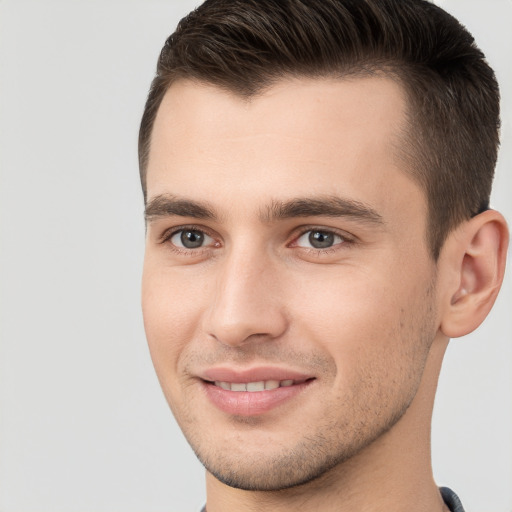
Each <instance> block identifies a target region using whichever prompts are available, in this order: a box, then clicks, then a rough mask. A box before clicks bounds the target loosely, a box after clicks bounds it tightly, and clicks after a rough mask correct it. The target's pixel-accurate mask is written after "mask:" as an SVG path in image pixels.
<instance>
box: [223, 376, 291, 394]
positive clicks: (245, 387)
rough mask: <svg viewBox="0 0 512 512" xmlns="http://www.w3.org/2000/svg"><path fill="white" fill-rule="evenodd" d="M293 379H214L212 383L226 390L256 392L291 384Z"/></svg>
mask: <svg viewBox="0 0 512 512" xmlns="http://www.w3.org/2000/svg"><path fill="white" fill-rule="evenodd" d="M293 382H294V381H293V380H290V379H288V380H282V381H278V380H265V381H263V380H262V381H259V382H247V383H245V382H220V381H215V382H214V384H215V385H216V386H217V387H219V388H222V389H225V390H226V391H249V392H256V391H265V390H271V389H277V388H280V387H281V388H284V387H289V386H293Z"/></svg>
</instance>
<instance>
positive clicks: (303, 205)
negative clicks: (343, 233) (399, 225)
mask: <svg viewBox="0 0 512 512" xmlns="http://www.w3.org/2000/svg"><path fill="white" fill-rule="evenodd" d="M293 217H349V218H353V219H354V220H357V221H360V222H362V223H365V224H374V225H382V224H384V219H383V218H382V216H381V215H380V214H379V213H378V212H377V211H376V210H375V209H373V208H372V207H371V206H369V205H367V204H365V203H362V202H360V201H355V200H353V199H345V198H341V197H338V196H321V197H315V198H297V199H292V200H291V201H285V202H283V201H272V204H271V205H270V206H269V207H268V209H267V211H266V212H264V213H263V215H262V219H263V220H264V221H267V222H270V221H273V220H278V219H289V218H293Z"/></svg>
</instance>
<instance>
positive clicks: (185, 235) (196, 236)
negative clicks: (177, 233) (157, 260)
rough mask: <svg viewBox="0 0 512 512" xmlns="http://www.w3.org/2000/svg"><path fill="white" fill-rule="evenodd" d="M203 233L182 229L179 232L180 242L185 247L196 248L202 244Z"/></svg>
mask: <svg viewBox="0 0 512 512" xmlns="http://www.w3.org/2000/svg"><path fill="white" fill-rule="evenodd" d="M203 241H204V235H203V233H201V232H200V231H183V232H182V233H181V243H182V244H183V247H186V248H187V249H196V248H197V247H201V245H203Z"/></svg>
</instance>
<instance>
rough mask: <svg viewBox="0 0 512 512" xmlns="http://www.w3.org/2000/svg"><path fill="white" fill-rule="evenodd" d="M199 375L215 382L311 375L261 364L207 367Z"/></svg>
mask: <svg viewBox="0 0 512 512" xmlns="http://www.w3.org/2000/svg"><path fill="white" fill-rule="evenodd" d="M199 377H200V378H201V379H202V380H206V381H210V382H215V381H223V382H244V383H247V382H259V381H262V380H279V381H282V380H298V381H305V380H308V379H312V378H313V377H314V376H313V375H307V374H305V373H302V372H297V371H294V370H291V369H287V368H279V367H272V366H262V367H257V368H245V369H240V370H238V369H234V368H229V367H218V368H209V369H207V370H205V371H204V372H202V373H201V374H200V375H199Z"/></svg>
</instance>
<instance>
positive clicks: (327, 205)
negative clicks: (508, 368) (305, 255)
mask: <svg viewBox="0 0 512 512" xmlns="http://www.w3.org/2000/svg"><path fill="white" fill-rule="evenodd" d="M144 216H145V219H146V221H151V220H154V219H156V218H160V217H169V216H180V217H192V218H196V219H209V220H217V219H218V216H217V214H216V213H215V211H214V209H213V208H212V207H211V206H210V205H208V204H207V203H204V202H197V201H193V200H191V199H185V198H180V197H177V196H174V195H172V194H162V195H158V196H155V197H154V198H153V199H151V201H149V202H148V204H147V205H146V208H145V212H144ZM295 217H348V218H352V219H354V220H356V221H358V222H362V223H365V224H373V225H382V224H384V219H383V218H382V216H381V215H380V214H379V213H378V212H377V211H375V210H374V209H373V208H372V207H371V206H369V205H367V204H365V203H362V202H360V201H355V200H353V199H345V198H341V197H338V196H319V197H314V198H309V197H305V198H295V199H291V200H289V201H277V200H272V201H271V203H270V205H269V206H268V207H267V208H265V209H264V210H262V212H261V214H260V219H261V220H262V221H263V222H273V221H276V220H283V219H290V218H295Z"/></svg>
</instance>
